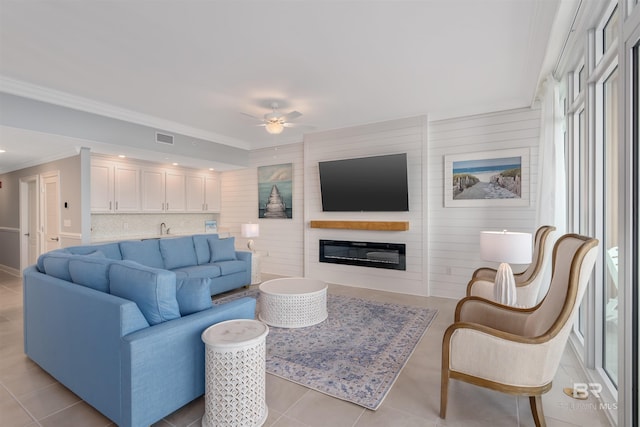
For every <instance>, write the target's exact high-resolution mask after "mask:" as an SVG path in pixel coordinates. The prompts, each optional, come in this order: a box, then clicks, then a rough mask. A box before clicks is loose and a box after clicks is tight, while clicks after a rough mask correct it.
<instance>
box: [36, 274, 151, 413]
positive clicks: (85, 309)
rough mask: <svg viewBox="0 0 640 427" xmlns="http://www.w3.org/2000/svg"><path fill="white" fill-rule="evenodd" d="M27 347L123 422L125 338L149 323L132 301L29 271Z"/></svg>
mask: <svg viewBox="0 0 640 427" xmlns="http://www.w3.org/2000/svg"><path fill="white" fill-rule="evenodd" d="M23 280H24V287H23V292H24V348H25V353H26V354H27V356H28V357H29V358H30V359H32V360H33V361H34V362H36V363H37V364H38V365H40V366H41V367H42V368H43V369H44V370H45V371H47V372H48V373H50V374H51V375H53V376H54V377H55V378H56V379H57V380H58V381H60V382H61V383H62V384H64V385H65V386H66V387H68V388H69V389H71V390H72V391H73V392H74V393H76V394H78V395H79V396H81V397H82V398H83V399H84V400H86V401H87V402H88V403H89V404H90V405H92V406H94V407H96V408H97V409H98V410H99V411H100V412H102V413H103V414H105V415H106V416H107V417H109V418H111V419H113V420H115V421H117V420H118V416H119V414H120V402H119V401H118V399H117V398H116V396H118V395H119V392H120V388H121V385H120V381H121V380H120V371H121V359H120V351H119V346H120V342H121V339H122V336H124V335H125V334H128V333H131V332H133V331H135V330H139V329H147V327H148V326H149V324H148V323H147V321H146V320H145V318H144V316H142V313H141V312H140V310H139V309H138V306H137V305H136V304H135V303H134V302H132V301H128V300H125V299H122V298H118V297H116V296H114V295H110V294H106V293H103V292H100V291H96V290H94V289H90V288H87V287H84V286H81V285H76V284H74V283H70V282H67V281H64V280H61V279H57V278H55V277H52V276H48V275H45V274H42V273H39V272H38V271H37V270H36V268H35V267H33V266H32V267H29V268H27V269H26V270H25V271H24V275H23Z"/></svg>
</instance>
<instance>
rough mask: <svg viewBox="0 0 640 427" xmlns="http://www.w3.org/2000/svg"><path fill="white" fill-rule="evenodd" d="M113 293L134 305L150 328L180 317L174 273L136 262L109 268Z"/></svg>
mask: <svg viewBox="0 0 640 427" xmlns="http://www.w3.org/2000/svg"><path fill="white" fill-rule="evenodd" d="M109 281H110V284H109V287H110V290H111V294H113V295H116V296H119V297H121V298H125V299H128V300H130V301H133V302H135V303H136V304H137V305H138V308H139V309H140V311H141V312H142V314H143V315H144V317H145V318H146V319H147V322H149V324H150V325H157V324H158V323H162V322H166V321H167V320H172V319H177V318H179V317H180V308H179V307H178V300H177V299H176V275H175V273H173V272H171V271H168V270H162V269H157V268H153V267H147V266H145V265H140V264H137V263H133V262H115V263H113V264H111V267H110V268H109Z"/></svg>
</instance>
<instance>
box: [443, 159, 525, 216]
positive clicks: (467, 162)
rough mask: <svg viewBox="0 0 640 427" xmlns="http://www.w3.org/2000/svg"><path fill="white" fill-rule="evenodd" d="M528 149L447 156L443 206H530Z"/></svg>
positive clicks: (445, 160)
mask: <svg viewBox="0 0 640 427" xmlns="http://www.w3.org/2000/svg"><path fill="white" fill-rule="evenodd" d="M529 185H530V166H529V149H528V148H514V149H507V150H496V151H481V152H477V153H464V154H452V155H445V156H444V206H445V207H487V206H529V203H530V200H529V199H530V196H529Z"/></svg>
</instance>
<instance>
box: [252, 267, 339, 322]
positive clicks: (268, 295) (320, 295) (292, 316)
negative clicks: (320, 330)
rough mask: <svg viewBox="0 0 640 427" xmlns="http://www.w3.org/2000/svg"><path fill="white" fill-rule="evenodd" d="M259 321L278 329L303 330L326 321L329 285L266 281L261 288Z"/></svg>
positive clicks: (298, 279) (300, 280) (297, 279)
mask: <svg viewBox="0 0 640 427" xmlns="http://www.w3.org/2000/svg"><path fill="white" fill-rule="evenodd" d="M258 302H259V304H260V314H259V318H260V320H262V321H263V322H264V323H266V324H267V325H270V326H275V327H278V328H303V327H305V326H312V325H315V324H318V323H320V322H322V321H323V320H325V319H326V318H327V284H326V283H324V282H323V281H321V280H316V279H306V278H304V277H287V278H282V279H273V280H267V281H266V282H264V283H262V284H261V285H260V298H259V300H258Z"/></svg>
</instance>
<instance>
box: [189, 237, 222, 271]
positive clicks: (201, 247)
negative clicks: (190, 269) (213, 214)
mask: <svg viewBox="0 0 640 427" xmlns="http://www.w3.org/2000/svg"><path fill="white" fill-rule="evenodd" d="M209 240H213V241H215V240H218V235H217V234H196V235H194V236H193V246H194V247H195V248H196V256H197V258H198V265H201V264H207V263H208V262H209V260H211V252H210V251H209Z"/></svg>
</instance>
